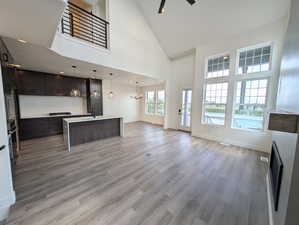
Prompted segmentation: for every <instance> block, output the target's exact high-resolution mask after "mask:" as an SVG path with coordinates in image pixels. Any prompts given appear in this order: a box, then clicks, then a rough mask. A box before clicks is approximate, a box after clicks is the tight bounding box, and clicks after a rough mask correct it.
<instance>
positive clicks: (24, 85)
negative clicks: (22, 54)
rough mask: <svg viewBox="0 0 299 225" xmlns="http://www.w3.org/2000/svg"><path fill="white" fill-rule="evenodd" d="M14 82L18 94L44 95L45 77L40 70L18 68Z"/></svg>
mask: <svg viewBox="0 0 299 225" xmlns="http://www.w3.org/2000/svg"><path fill="white" fill-rule="evenodd" d="M16 79H17V80H16V84H17V89H18V94H20V95H46V91H45V90H46V88H45V87H46V79H45V76H44V75H43V74H41V73H40V72H34V71H27V70H18V72H17V74H16Z"/></svg>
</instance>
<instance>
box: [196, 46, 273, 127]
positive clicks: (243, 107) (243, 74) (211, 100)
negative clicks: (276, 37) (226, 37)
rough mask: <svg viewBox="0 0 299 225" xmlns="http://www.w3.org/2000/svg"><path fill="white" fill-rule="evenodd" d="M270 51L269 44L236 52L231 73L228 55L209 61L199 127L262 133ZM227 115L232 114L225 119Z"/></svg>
mask: <svg viewBox="0 0 299 225" xmlns="http://www.w3.org/2000/svg"><path fill="white" fill-rule="evenodd" d="M272 51H273V49H272V44H269V43H266V44H259V45H257V46H250V47H246V48H242V49H239V50H237V56H236V61H237V63H236V65H233V66H235V67H236V68H233V70H230V55H229V54H223V55H222V56H217V57H212V58H211V57H210V58H208V60H207V65H206V76H205V80H204V93H203V94H204V98H203V107H202V123H205V124H211V125H225V126H227V127H232V128H238V129H247V130H258V131H261V130H263V129H264V124H265V118H266V116H265V115H266V111H267V107H268V106H267V102H268V90H269V84H270V82H271V75H272V74H271V68H272ZM231 71H235V74H231ZM230 87H235V88H234V89H233V88H230ZM228 107H229V108H228ZM228 112H229V113H232V114H231V115H227V113H228Z"/></svg>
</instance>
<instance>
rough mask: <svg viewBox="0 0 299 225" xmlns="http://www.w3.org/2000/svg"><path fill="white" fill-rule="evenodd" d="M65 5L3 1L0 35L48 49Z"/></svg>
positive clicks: (47, 0) (49, 0) (48, 0)
mask: <svg viewBox="0 0 299 225" xmlns="http://www.w3.org/2000/svg"><path fill="white" fill-rule="evenodd" d="M65 5H66V3H65V0H3V1H1V4H0V35H1V36H6V37H12V38H15V39H23V40H26V41H28V42H30V43H35V44H39V45H42V46H46V47H50V46H51V43H52V40H53V38H54V36H55V33H56V30H57V25H58V24H59V23H60V18H61V15H62V12H63V10H64V8H65ZM20 21H22V22H20Z"/></svg>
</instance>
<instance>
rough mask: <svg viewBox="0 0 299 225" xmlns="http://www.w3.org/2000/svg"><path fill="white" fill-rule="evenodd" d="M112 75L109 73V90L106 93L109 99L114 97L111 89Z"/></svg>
mask: <svg viewBox="0 0 299 225" xmlns="http://www.w3.org/2000/svg"><path fill="white" fill-rule="evenodd" d="M112 76H113V74H112V73H110V91H109V93H108V97H109V98H110V99H111V98H113V97H114V93H113V91H112Z"/></svg>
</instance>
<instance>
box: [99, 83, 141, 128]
mask: <svg viewBox="0 0 299 225" xmlns="http://www.w3.org/2000/svg"><path fill="white" fill-rule="evenodd" d="M111 89H112V91H113V93H114V96H113V98H109V96H108V94H109V92H110V90H111ZM111 89H110V80H103V113H104V115H113V116H122V117H123V118H124V122H125V123H128V122H134V121H139V101H136V100H135V99H133V98H131V96H136V95H137V92H136V87H134V86H131V85H126V84H122V83H117V82H113V81H112V88H111Z"/></svg>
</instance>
